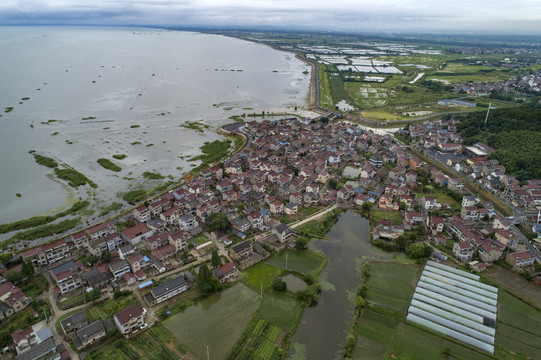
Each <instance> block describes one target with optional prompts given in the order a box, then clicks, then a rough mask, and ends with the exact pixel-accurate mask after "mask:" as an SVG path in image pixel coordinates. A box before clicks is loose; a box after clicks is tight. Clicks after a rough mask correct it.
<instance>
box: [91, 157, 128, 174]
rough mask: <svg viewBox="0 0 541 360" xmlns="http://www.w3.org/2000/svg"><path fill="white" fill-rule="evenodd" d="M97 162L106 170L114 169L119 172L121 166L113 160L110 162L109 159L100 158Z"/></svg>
mask: <svg viewBox="0 0 541 360" xmlns="http://www.w3.org/2000/svg"><path fill="white" fill-rule="evenodd" d="M97 162H98V164H100V165H101V166H102V167H104V168H106V169H107V170H111V171H114V172H119V171H120V170H122V168H121V167H120V166H118V165H117V164H115V163H114V162H112V161H111V160H109V159H105V158H100V159H98V160H97Z"/></svg>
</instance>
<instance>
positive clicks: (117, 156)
mask: <svg viewBox="0 0 541 360" xmlns="http://www.w3.org/2000/svg"><path fill="white" fill-rule="evenodd" d="M127 157H128V155H126V154H114V155H113V158H115V159H117V160H124V159H125V158H127Z"/></svg>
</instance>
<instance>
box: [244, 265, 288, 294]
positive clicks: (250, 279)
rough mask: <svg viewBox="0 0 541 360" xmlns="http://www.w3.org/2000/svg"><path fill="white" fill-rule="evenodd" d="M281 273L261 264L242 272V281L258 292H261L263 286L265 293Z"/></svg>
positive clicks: (272, 267) (276, 269) (279, 270)
mask: <svg viewBox="0 0 541 360" xmlns="http://www.w3.org/2000/svg"><path fill="white" fill-rule="evenodd" d="M281 273H282V270H281V269H278V268H275V267H274V266H269V265H267V264H265V263H263V262H260V263H257V264H255V265H254V266H250V267H249V268H248V269H246V270H244V271H243V272H242V281H243V282H244V284H245V285H247V286H248V287H249V288H250V289H252V290H254V291H256V292H259V291H260V290H261V286H263V291H265V290H267V289H268V288H269V287H270V286H271V285H272V282H273V281H274V279H276V278H277V277H278V276H279V275H280V274H281Z"/></svg>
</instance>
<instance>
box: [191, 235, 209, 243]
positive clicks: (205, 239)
mask: <svg viewBox="0 0 541 360" xmlns="http://www.w3.org/2000/svg"><path fill="white" fill-rule="evenodd" d="M209 241H211V240H210V239H209V238H208V237H206V236H205V235H203V234H200V235H197V236H196V237H193V238H191V239H190V242H195V243H196V244H197V245H203V244H205V243H208V242H209Z"/></svg>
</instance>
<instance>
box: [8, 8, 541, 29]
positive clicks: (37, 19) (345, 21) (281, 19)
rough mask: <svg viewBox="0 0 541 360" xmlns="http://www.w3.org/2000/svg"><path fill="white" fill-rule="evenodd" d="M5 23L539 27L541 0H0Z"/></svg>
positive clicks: (388, 27) (329, 27)
mask: <svg viewBox="0 0 541 360" xmlns="http://www.w3.org/2000/svg"><path fill="white" fill-rule="evenodd" d="M0 24H3V25H26V24H71V25H157V26H239V27H241V26H255V27H265V28H268V27H279V28H291V29H295V28H305V29H312V30H341V31H352V32H373V31H374V32H380V31H392V32H438V33H441V32H456V33H498V34H530V35H541V0H334V1H333V0H0Z"/></svg>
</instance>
